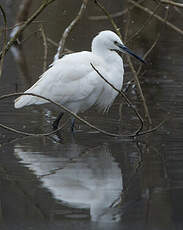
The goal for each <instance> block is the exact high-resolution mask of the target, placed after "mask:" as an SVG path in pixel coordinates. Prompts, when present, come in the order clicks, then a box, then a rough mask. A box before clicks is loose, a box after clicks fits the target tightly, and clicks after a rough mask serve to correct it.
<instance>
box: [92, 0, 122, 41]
mask: <svg viewBox="0 0 183 230" xmlns="http://www.w3.org/2000/svg"><path fill="white" fill-rule="evenodd" d="M94 2H95V4H96V5H97V6H98V7H99V8H100V9H101V10H102V11H103V12H104V14H105V15H106V16H107V18H108V19H109V21H110V22H111V24H112V26H113V27H114V29H115V31H116V33H117V35H118V36H119V37H120V38H121V33H120V28H118V26H117V25H116V23H115V21H114V19H113V18H112V17H111V15H110V14H109V12H108V11H107V10H106V9H105V7H104V6H102V4H101V3H100V2H99V1H98V0H94Z"/></svg>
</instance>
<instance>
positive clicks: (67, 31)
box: [54, 0, 88, 61]
mask: <svg viewBox="0 0 183 230" xmlns="http://www.w3.org/2000/svg"><path fill="white" fill-rule="evenodd" d="M87 3H88V0H83V3H82V5H81V8H80V10H79V12H78V14H77V15H76V17H75V18H74V20H73V21H72V22H71V23H70V24H69V26H68V27H67V28H66V29H65V31H64V33H63V35H62V38H61V40H60V42H59V46H58V49H57V53H56V54H55V57H54V61H56V60H58V59H59V58H60V57H61V54H62V53H63V51H64V47H65V42H66V39H67V37H68V36H69V34H70V32H71V31H72V29H73V28H74V26H75V25H76V24H77V22H78V21H79V20H80V19H81V17H82V16H83V14H84V12H85V10H86V6H87Z"/></svg>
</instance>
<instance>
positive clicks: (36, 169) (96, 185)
mask: <svg viewBox="0 0 183 230" xmlns="http://www.w3.org/2000/svg"><path fill="white" fill-rule="evenodd" d="M33 146H34V145H31V146H30V145H28V146H26V145H19V144H16V145H15V148H14V149H15V155H16V156H17V157H18V158H19V160H20V162H21V163H22V164H24V165H25V166H26V167H28V168H29V169H30V170H31V171H32V172H33V173H34V174H35V175H36V176H37V177H38V178H39V179H40V181H41V182H42V186H43V187H44V188H47V189H48V190H49V191H50V192H51V194H52V195H53V197H54V198H55V199H56V200H58V201H61V203H62V205H64V206H66V207H72V208H77V209H88V210H90V216H91V220H92V221H102V222H113V221H119V220H120V214H119V212H117V211H116V208H115V206H116V205H117V204H119V202H120V197H121V192H122V189H123V185H122V174H121V170H120V168H119V166H118V163H117V162H115V161H114V158H113V156H112V154H111V153H110V150H109V147H108V145H106V144H103V145H100V146H98V147H94V148H90V149H87V150H84V151H83V148H82V147H81V146H79V145H77V144H75V143H74V144H71V143H70V144H68V149H67V148H66V149H67V150H68V151H67V150H66V149H65V150H64V155H63V154H62V153H58V154H56V155H54V156H53V154H50V155H49V154H45V153H44V152H39V151H36V149H34V148H36V147H33Z"/></svg>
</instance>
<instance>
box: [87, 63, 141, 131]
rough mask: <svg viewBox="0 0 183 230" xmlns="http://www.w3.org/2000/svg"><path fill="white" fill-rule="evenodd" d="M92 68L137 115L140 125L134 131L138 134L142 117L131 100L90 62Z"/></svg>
mask: <svg viewBox="0 0 183 230" xmlns="http://www.w3.org/2000/svg"><path fill="white" fill-rule="evenodd" d="M90 64H91V66H92V68H93V69H94V70H95V71H96V72H97V74H98V75H99V76H100V77H101V78H102V79H103V80H104V81H105V82H106V83H107V84H108V85H110V86H111V87H112V88H113V89H114V90H115V91H116V92H118V93H119V94H120V95H121V96H122V97H123V98H124V99H125V100H126V102H127V104H128V105H129V106H130V108H132V109H133V111H134V112H135V114H136V116H137V117H138V119H139V121H140V127H139V129H138V130H137V131H136V134H138V133H139V132H140V131H141V130H142V129H143V125H144V122H143V119H142V117H141V116H140V114H139V113H138V111H137V110H136V108H135V106H134V105H133V104H132V102H131V101H130V100H129V99H128V97H127V96H126V94H125V93H124V92H122V91H120V90H118V89H117V88H116V87H115V86H114V85H113V84H111V83H110V82H109V81H108V80H107V79H106V78H104V76H102V74H101V73H100V72H99V71H98V70H97V69H96V68H95V66H94V65H93V64H92V63H90Z"/></svg>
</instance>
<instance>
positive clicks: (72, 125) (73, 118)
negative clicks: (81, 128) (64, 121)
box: [71, 117, 76, 133]
mask: <svg viewBox="0 0 183 230" xmlns="http://www.w3.org/2000/svg"><path fill="white" fill-rule="evenodd" d="M75 121H76V119H75V117H72V119H71V132H72V133H74V125H75Z"/></svg>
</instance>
